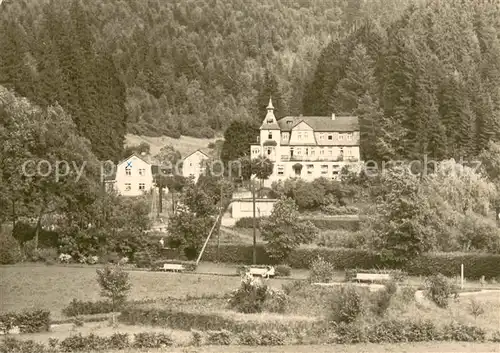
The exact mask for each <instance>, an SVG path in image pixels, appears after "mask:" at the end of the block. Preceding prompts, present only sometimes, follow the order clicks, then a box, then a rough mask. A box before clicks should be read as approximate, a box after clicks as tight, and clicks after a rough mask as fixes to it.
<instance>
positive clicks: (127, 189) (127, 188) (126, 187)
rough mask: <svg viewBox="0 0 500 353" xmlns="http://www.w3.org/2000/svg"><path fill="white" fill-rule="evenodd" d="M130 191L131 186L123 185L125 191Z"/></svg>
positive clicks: (128, 184)
mask: <svg viewBox="0 0 500 353" xmlns="http://www.w3.org/2000/svg"><path fill="white" fill-rule="evenodd" d="M130 190H132V184H130V183H126V184H125V191H130Z"/></svg>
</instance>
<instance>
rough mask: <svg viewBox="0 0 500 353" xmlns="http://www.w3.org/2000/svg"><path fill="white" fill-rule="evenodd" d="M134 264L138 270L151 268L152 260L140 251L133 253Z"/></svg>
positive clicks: (145, 252)
mask: <svg viewBox="0 0 500 353" xmlns="http://www.w3.org/2000/svg"><path fill="white" fill-rule="evenodd" d="M134 262H135V265H136V266H137V267H138V268H151V267H152V264H153V258H152V256H151V254H150V253H149V252H148V251H140V252H137V253H135V255H134Z"/></svg>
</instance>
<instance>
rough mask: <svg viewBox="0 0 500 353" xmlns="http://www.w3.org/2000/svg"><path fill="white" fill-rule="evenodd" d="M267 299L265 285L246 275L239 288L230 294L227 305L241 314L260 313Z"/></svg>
mask: <svg viewBox="0 0 500 353" xmlns="http://www.w3.org/2000/svg"><path fill="white" fill-rule="evenodd" d="M266 297H267V285H265V284H264V283H262V281H260V280H259V279H254V278H253V277H252V276H251V275H250V274H246V275H245V276H244V278H243V279H242V281H241V286H240V288H238V289H237V290H235V291H233V292H232V293H231V297H230V299H229V305H230V307H231V308H234V309H236V310H237V311H239V312H242V313H260V312H262V310H263V308H264V301H265V300H266Z"/></svg>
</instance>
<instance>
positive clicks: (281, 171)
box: [278, 164, 285, 175]
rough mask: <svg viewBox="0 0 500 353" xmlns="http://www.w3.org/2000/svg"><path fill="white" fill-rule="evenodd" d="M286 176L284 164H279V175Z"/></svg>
mask: <svg viewBox="0 0 500 353" xmlns="http://www.w3.org/2000/svg"><path fill="white" fill-rule="evenodd" d="M283 174H285V167H283V165H282V164H278V175H283Z"/></svg>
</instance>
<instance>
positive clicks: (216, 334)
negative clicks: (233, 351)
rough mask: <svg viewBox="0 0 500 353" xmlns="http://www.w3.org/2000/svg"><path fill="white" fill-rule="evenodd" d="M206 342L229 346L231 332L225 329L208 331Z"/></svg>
mask: <svg viewBox="0 0 500 353" xmlns="http://www.w3.org/2000/svg"><path fill="white" fill-rule="evenodd" d="M207 334H208V337H207V341H208V344H211V345H214V346H229V345H230V344H231V332H230V331H227V330H220V331H208V332H207Z"/></svg>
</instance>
